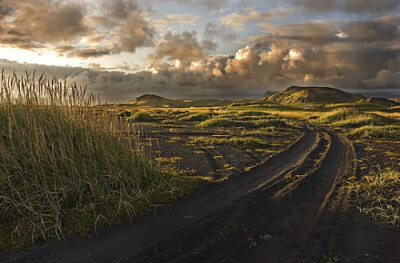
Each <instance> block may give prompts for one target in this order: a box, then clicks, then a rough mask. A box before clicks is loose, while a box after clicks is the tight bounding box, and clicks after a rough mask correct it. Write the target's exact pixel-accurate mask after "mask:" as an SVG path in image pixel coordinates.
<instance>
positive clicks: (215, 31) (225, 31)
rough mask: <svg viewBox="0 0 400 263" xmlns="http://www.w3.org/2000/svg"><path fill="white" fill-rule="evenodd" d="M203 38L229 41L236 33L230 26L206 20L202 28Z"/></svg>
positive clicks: (233, 38) (235, 36)
mask: <svg viewBox="0 0 400 263" xmlns="http://www.w3.org/2000/svg"><path fill="white" fill-rule="evenodd" d="M204 38H205V39H209V40H211V41H215V40H222V41H224V42H231V41H233V40H235V39H236V38H237V35H236V33H235V32H233V31H232V30H231V28H230V27H226V26H223V25H221V24H217V23H212V22H208V23H207V25H206V27H205V29H204Z"/></svg>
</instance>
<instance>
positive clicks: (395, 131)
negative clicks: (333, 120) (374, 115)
mask: <svg viewBox="0 0 400 263" xmlns="http://www.w3.org/2000/svg"><path fill="white" fill-rule="evenodd" d="M349 135H352V136H356V137H359V138H400V127H399V126H371V125H368V126H363V127H360V128H356V129H353V130H352V131H350V132H349Z"/></svg>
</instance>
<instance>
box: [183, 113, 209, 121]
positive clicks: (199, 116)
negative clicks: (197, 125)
mask: <svg viewBox="0 0 400 263" xmlns="http://www.w3.org/2000/svg"><path fill="white" fill-rule="evenodd" d="M210 118H211V114H204V113H196V114H191V115H189V116H185V117H182V118H181V119H180V120H181V121H205V120H208V119H210Z"/></svg>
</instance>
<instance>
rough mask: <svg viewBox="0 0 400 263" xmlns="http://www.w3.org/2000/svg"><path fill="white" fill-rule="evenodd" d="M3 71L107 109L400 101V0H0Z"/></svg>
mask: <svg viewBox="0 0 400 263" xmlns="http://www.w3.org/2000/svg"><path fill="white" fill-rule="evenodd" d="M0 68H4V69H5V71H6V73H7V74H11V73H12V72H13V71H15V72H16V73H17V74H23V73H24V72H25V71H29V72H32V71H34V70H36V72H38V73H42V72H44V73H45V74H46V75H47V76H48V77H52V76H55V77H57V78H59V79H64V78H66V79H67V81H68V83H70V84H73V83H76V84H77V85H81V86H87V87H88V89H89V90H90V91H92V92H94V93H100V95H101V97H102V98H103V100H106V101H107V102H127V101H129V100H131V99H132V98H135V97H137V96H140V95H142V94H158V95H161V96H165V97H170V98H223V99H248V98H262V95H263V94H264V93H265V92H266V91H267V90H276V91H282V90H284V89H286V88H287V87H288V86H291V85H302V86H330V87H335V88H340V89H343V90H346V91H350V92H357V93H376V92H386V93H391V94H394V95H396V96H400V1H398V0H324V1H322V0H0Z"/></svg>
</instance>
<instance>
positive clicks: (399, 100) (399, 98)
mask: <svg viewBox="0 0 400 263" xmlns="http://www.w3.org/2000/svg"><path fill="white" fill-rule="evenodd" d="M390 100H392V101H394V102H397V103H400V97H397V98H391V99H390Z"/></svg>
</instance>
